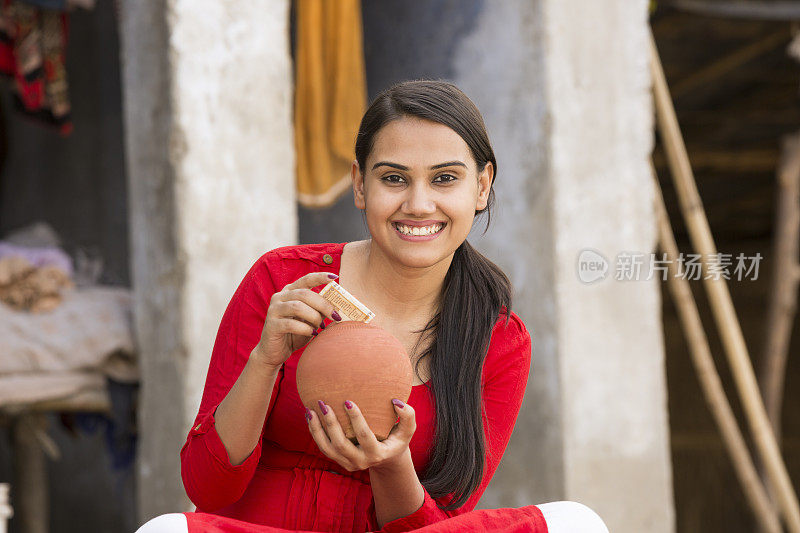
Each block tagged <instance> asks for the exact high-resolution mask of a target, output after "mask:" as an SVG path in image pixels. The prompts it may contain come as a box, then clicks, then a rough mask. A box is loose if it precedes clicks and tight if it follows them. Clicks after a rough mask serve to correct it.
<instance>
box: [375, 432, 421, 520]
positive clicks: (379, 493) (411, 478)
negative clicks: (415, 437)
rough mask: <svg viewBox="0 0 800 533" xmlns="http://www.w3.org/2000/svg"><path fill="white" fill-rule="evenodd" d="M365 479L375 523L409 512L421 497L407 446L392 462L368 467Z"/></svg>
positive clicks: (414, 507) (416, 505) (418, 505)
mask: <svg viewBox="0 0 800 533" xmlns="http://www.w3.org/2000/svg"><path fill="white" fill-rule="evenodd" d="M369 481H370V485H371V486H372V496H373V498H374V501H375V516H376V518H377V519H378V526H379V527H383V525H384V524H385V523H387V522H390V521H392V520H395V519H397V518H400V517H403V516H408V515H410V514H411V513H413V512H414V511H416V510H417V509H419V508H420V507H421V506H422V503H423V502H424V500H425V489H424V488H423V486H422V484H421V483H420V482H419V478H418V477H417V472H416V470H414V462H413V461H412V460H411V450H409V449H408V448H406V452H405V453H404V454H403V455H401V456H400V457H399V458H398V461H397V462H396V463H395V464H391V465H382V466H379V467H373V468H370V469H369Z"/></svg>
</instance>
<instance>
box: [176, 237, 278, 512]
mask: <svg viewBox="0 0 800 533" xmlns="http://www.w3.org/2000/svg"><path fill="white" fill-rule="evenodd" d="M269 256H270V254H269V253H267V254H265V255H264V256H262V257H261V258H260V259H259V260H258V261H257V262H256V263H255V264H254V265H253V266H252V267H251V268H250V270H249V271H248V272H247V274H246V275H245V277H244V279H243V280H242V282H241V283H240V284H239V287H238V288H237V289H236V292H235V293H234V295H233V297H232V298H231V301H230V303H229V304H228V307H227V308H226V309H225V313H224V314H223V316H222V321H221V323H220V326H219V331H218V332H217V338H216V341H215V342H214V349H213V351H212V354H211V362H210V364H209V368H208V375H207V376H206V383H205V387H204V389H203V398H202V400H201V402H200V409H199V412H198V414H197V418H195V421H194V425H193V428H192V430H191V431H190V432H189V435H188V437H187V439H186V443H185V444H184V445H183V448H182V449H181V477H182V478H183V486H184V488H185V489H186V494H187V495H188V496H189V499H190V500H191V501H192V502H193V503H194V504H195V505H196V506H197V508H198V510H202V511H213V510H216V509H219V508H222V507H224V506H226V505H229V504H231V503H233V502H235V501H237V500H238V499H239V498H241V496H242V494H244V491H245V489H246V488H247V485H248V484H249V483H250V480H251V479H252V477H253V474H254V472H255V469H256V465H257V464H258V459H259V457H260V456H261V440H260V439H259V441H258V443H257V444H256V447H255V449H254V450H253V451H252V453H251V454H250V456H249V457H248V458H247V459H245V461H244V462H243V463H242V464H240V465H232V464H231V462H230V460H229V459H228V453H227V451H226V450H225V446H224V445H223V444H222V441H221V440H220V437H219V435H218V434H217V430H216V428H215V425H214V413H215V411H216V409H217V406H218V405H219V404H220V402H222V400H223V399H224V398H225V396H226V395H227V394H228V391H229V390H230V389H231V387H232V386H233V384H234V382H235V381H236V379H237V378H238V377H239V374H241V372H242V369H243V368H244V365H245V363H247V359H248V357H249V356H250V352H251V351H252V350H253V348H255V346H256V344H258V341H259V340H260V338H261V331H262V329H263V327H264V321H265V319H266V316H267V307H268V306H269V301H270V298H271V297H272V294H273V293H275V292H276V289H275V286H274V283H273V280H272V277H271V275H270V272H269V266H268V258H269ZM282 379H283V367H281V370H280V373H279V374H278V378H277V379H276V381H275V386H274V387H273V389H272V396H271V397H270V402H269V407H268V408H267V416H266V418H267V419H268V418H269V415H270V413H271V412H272V409H273V407H274V405H275V398H276V397H277V395H278V391H279V390H280V384H281V381H282ZM265 423H266V420H265Z"/></svg>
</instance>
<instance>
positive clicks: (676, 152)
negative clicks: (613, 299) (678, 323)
mask: <svg viewBox="0 0 800 533" xmlns="http://www.w3.org/2000/svg"><path fill="white" fill-rule="evenodd" d="M650 68H651V73H652V78H653V92H654V99H655V107H656V116H657V119H658V120H657V122H658V127H659V131H660V132H661V137H662V142H663V144H664V150H665V152H666V153H667V157H668V161H669V166H670V169H671V170H672V178H673V181H674V183H675V190H676V193H677V195H678V200H679V202H680V207H681V212H682V213H683V217H684V219H685V220H686V226H687V229H688V231H689V237H690V239H691V241H692V245H693V246H694V248H695V250H697V252H698V253H700V254H702V266H703V272H704V274H705V273H706V272H707V270H708V266H709V263H714V266H717V267H718V266H719V265H718V264H716V262H715V261H714V257H715V256H716V253H717V250H716V245H715V244H714V239H713V237H712V235H711V230H710V228H709V226H708V220H707V218H706V216H705V212H704V210H703V204H702V202H701V200H700V195H699V193H698V192H697V185H696V183H695V181H694V175H693V173H692V167H691V165H690V164H689V158H688V156H687V154H686V146H685V145H684V143H683V137H682V136H681V132H680V128H679V126H678V119H677V117H676V116H675V109H674V107H673V106H672V100H671V98H670V95H669V88H668V87H667V81H666V78H665V77H664V71H663V68H662V67H661V60H660V59H659V57H658V51H657V49H656V44H655V39H654V38H653V35H652V32H651V33H650ZM703 278H704V279H703V284H704V286H705V288H706V292H707V293H708V298H709V303H710V304H711V311H712V314H713V315H714V319H715V321H716V323H717V328H718V329H719V332H720V337H721V340H722V344H723V347H724V349H725V354H726V356H727V357H728V363H729V364H730V366H731V372H732V374H733V378H734V381H735V383H736V388H737V390H738V392H739V396H740V398H741V401H742V407H743V408H744V412H745V417H746V419H747V422H748V425H749V428H750V432H751V433H752V436H753V440H754V442H755V447H756V450H757V451H758V454H759V455H760V458H761V460H762V461H764V465H765V468H766V471H767V475H768V477H769V481H770V485H771V487H772V490H773V492H774V493H775V495H776V497H777V499H778V506H779V508H780V510H781V514H782V515H783V517H784V520H785V521H786V525H787V527H788V529H789V531H790V532H791V533H800V505H798V501H797V495H796V494H795V492H794V488H793V487H792V482H791V480H790V479H789V474H788V472H787V471H786V465H785V464H784V462H783V458H782V457H781V454H780V449H779V448H778V443H777V442H776V441H775V435H774V434H773V433H772V428H771V427H770V423H769V419H768V418H767V413H766V410H765V409H764V403H763V402H762V400H761V393H760V392H759V389H758V383H757V382H756V377H755V373H754V372H753V365H752V363H751V361H750V356H749V354H748V352H747V346H746V344H745V342H744V335H743V334H742V330H741V327H740V325H739V321H738V319H737V318H736V311H735V309H734V307H733V302H732V301H731V296H730V293H729V292H728V288H727V285H725V280H724V279H721V278H720V277H717V276H707V275H704V276H703ZM706 278H707V279H706Z"/></svg>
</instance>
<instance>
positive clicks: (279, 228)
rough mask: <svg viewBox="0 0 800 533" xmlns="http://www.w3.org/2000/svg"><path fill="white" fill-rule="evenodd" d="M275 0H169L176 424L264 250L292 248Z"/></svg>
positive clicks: (283, 61) (286, 98) (282, 12)
mask: <svg viewBox="0 0 800 533" xmlns="http://www.w3.org/2000/svg"><path fill="white" fill-rule="evenodd" d="M288 8H289V5H288V2H287V1H286V0H237V1H236V2H213V1H208V2H198V0H172V1H171V2H170V3H169V7H168V9H169V11H168V13H169V19H168V20H169V23H170V27H171V34H170V39H169V57H170V62H171V64H172V68H173V74H172V75H173V83H172V94H171V98H172V108H173V111H174V115H173V129H172V132H171V139H170V158H171V159H172V161H173V164H174V165H175V191H176V203H177V207H178V217H177V220H176V222H177V244H178V257H179V260H180V261H181V262H182V263H183V266H184V269H185V276H186V277H185V281H184V289H183V291H182V308H183V309H184V313H183V315H182V318H183V324H182V331H183V332H184V336H185V337H184V339H185V343H186V351H187V353H188V354H189V357H188V359H187V365H186V374H185V378H186V385H185V393H184V394H185V400H186V407H187V412H186V427H187V429H188V427H189V424H191V421H192V419H193V417H194V414H195V412H196V409H197V407H198V406H199V404H200V397H201V395H202V391H203V383H204V381H205V375H206V371H207V369H208V362H209V358H210V356H211V350H212V348H213V343H214V338H215V335H216V331H217V327H218V326H219V322H220V319H221V318H222V313H223V312H224V310H225V307H226V306H227V304H228V301H229V300H230V298H231V296H232V295H233V292H234V291H235V289H236V286H237V285H238V284H239V282H240V281H241V279H242V277H243V276H244V274H245V272H246V271H247V269H248V268H249V267H250V266H251V265H252V264H253V262H254V261H255V260H256V259H257V258H258V257H259V256H260V255H261V254H263V253H264V252H266V251H268V250H270V249H272V248H275V247H278V246H284V245H287V244H294V243H296V242H297V210H296V206H295V180H294V164H295V161H294V142H293V136H292V135H293V134H292V88H293V87H292V81H291V80H292V66H291V57H290V52H289V49H288V43H289V37H288V35H289V11H288Z"/></svg>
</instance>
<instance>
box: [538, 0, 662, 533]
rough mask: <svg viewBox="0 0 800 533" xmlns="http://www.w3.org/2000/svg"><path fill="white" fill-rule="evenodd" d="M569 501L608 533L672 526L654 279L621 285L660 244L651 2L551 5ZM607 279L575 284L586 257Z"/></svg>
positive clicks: (549, 68) (549, 73) (574, 0)
mask: <svg viewBox="0 0 800 533" xmlns="http://www.w3.org/2000/svg"><path fill="white" fill-rule="evenodd" d="M545 17H546V23H545V27H546V32H547V35H546V37H545V40H546V42H547V46H548V56H547V65H546V78H547V80H548V92H549V94H551V95H552V98H550V106H551V113H552V116H553V123H552V131H551V134H552V139H551V154H550V156H551V159H550V164H551V172H552V174H553V176H554V181H553V183H554V187H555V195H554V196H555V206H554V209H555V214H556V219H555V224H556V228H557V233H558V235H557V239H556V262H557V267H556V276H557V285H556V291H557V294H558V308H557V313H558V321H557V322H558V328H559V329H558V344H559V365H560V369H561V370H560V375H561V388H562V391H563V396H562V401H563V405H562V408H563V410H562V424H563V435H564V462H565V468H564V473H565V488H566V497H567V498H568V499H573V500H577V501H581V502H583V503H586V504H587V505H589V506H591V507H593V508H594V509H595V510H596V511H597V512H598V513H599V514H600V515H601V516H602V517H603V518H604V519H605V520H606V522H607V524H608V526H609V529H610V530H611V531H614V532H639V531H648V532H670V531H673V530H674V512H673V503H672V479H671V464H670V452H669V428H668V420H667V412H668V411H667V401H666V394H667V392H666V382H665V367H664V347H663V334H662V324H661V314H660V311H661V304H660V292H659V283H660V282H659V281H658V280H657V279H655V278H654V279H653V280H650V281H644V280H640V281H619V282H617V281H615V280H614V279H613V262H614V258H615V257H616V255H617V254H618V253H620V252H624V251H632V252H641V253H650V252H652V251H654V249H655V246H656V230H655V217H654V214H653V194H654V191H653V188H652V181H651V177H650V170H649V166H648V160H649V157H650V153H651V151H652V144H653V132H652V127H653V126H652V102H651V96H650V79H649V74H648V69H647V57H648V55H647V31H648V30H647V28H648V26H647V2H646V1H645V0H638V1H636V2H631V1H630V0H615V1H608V2H602V3H597V2H582V1H580V0H558V1H555V0H554V1H548V2H546V7H545ZM585 247H591V248H595V249H597V250H598V251H600V252H601V253H602V254H603V255H604V256H605V257H606V258H607V259H608V260H609V261H610V262H611V266H612V272H611V273H610V274H611V275H610V276H609V278H607V279H605V280H603V281H599V282H596V283H594V284H591V285H587V284H584V283H582V282H580V281H579V279H578V277H577V275H576V260H577V257H578V254H579V252H580V250H581V249H583V248H585Z"/></svg>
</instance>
